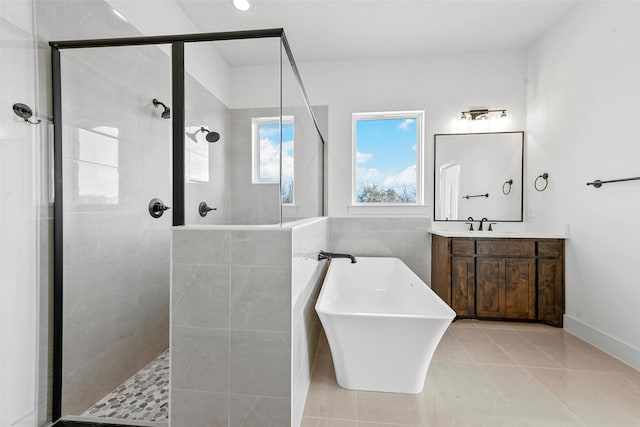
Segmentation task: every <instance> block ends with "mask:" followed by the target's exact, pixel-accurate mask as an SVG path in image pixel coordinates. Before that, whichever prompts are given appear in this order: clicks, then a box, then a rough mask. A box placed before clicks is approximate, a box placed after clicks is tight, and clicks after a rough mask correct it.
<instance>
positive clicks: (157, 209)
mask: <svg viewBox="0 0 640 427" xmlns="http://www.w3.org/2000/svg"><path fill="white" fill-rule="evenodd" d="M169 209H171V206H167V205H165V204H164V202H163V201H162V200H160V199H158V198H154V199H151V201H150V202H149V215H151V216H152V217H154V218H160V217H161V216H162V214H164V211H166V210H169Z"/></svg>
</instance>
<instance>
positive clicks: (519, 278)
mask: <svg viewBox="0 0 640 427" xmlns="http://www.w3.org/2000/svg"><path fill="white" fill-rule="evenodd" d="M505 268H506V270H505V317H506V318H507V319H535V318H536V264H535V260H534V259H533V258H507V259H506V260H505Z"/></svg>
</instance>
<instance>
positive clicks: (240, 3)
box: [233, 0, 251, 12]
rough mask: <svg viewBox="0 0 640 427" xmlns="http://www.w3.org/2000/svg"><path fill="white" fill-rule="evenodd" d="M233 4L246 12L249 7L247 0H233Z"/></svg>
mask: <svg viewBox="0 0 640 427" xmlns="http://www.w3.org/2000/svg"><path fill="white" fill-rule="evenodd" d="M233 6H234V7H235V8H236V9H238V10H240V11H242V12H246V11H247V10H249V8H250V7H251V5H250V4H249V0H233Z"/></svg>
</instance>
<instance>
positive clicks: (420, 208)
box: [347, 203, 431, 218]
mask: <svg viewBox="0 0 640 427" xmlns="http://www.w3.org/2000/svg"><path fill="white" fill-rule="evenodd" d="M347 208H348V210H349V214H350V215H362V216H368V215H370V216H418V217H426V218H430V217H431V206H428V205H415V204H406V205H392V204H382V203H381V204H376V205H366V204H357V205H353V204H352V205H348V206H347Z"/></svg>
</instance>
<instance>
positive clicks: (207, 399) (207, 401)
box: [170, 389, 229, 427]
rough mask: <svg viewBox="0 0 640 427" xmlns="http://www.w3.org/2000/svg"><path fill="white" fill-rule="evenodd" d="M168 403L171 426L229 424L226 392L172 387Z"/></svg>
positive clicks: (196, 426)
mask: <svg viewBox="0 0 640 427" xmlns="http://www.w3.org/2000/svg"><path fill="white" fill-rule="evenodd" d="M170 405H171V411H170V414H171V419H170V422H171V425H172V426H176V427H228V426H229V395H228V394H225V393H210V392H203V391H194V390H181V389H172V390H171V403H170Z"/></svg>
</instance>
